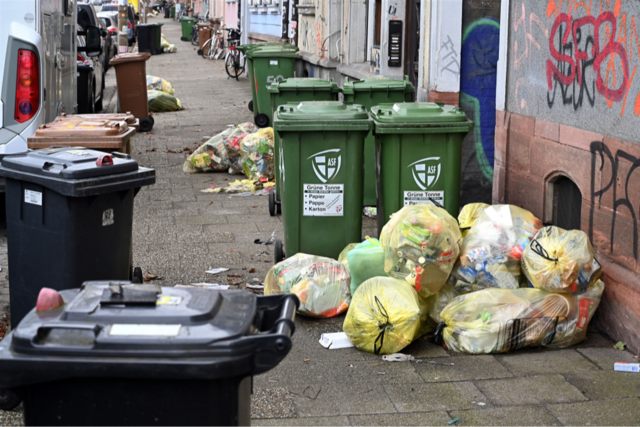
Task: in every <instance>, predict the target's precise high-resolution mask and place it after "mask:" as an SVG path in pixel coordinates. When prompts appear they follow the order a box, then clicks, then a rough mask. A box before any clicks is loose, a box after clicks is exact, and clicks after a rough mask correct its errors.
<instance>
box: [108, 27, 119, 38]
mask: <svg viewBox="0 0 640 427" xmlns="http://www.w3.org/2000/svg"><path fill="white" fill-rule="evenodd" d="M109 33H110V34H115V35H116V36H117V35H118V30H117V29H116V28H109Z"/></svg>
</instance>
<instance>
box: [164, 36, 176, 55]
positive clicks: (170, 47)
mask: <svg viewBox="0 0 640 427" xmlns="http://www.w3.org/2000/svg"><path fill="white" fill-rule="evenodd" d="M160 47H161V48H162V51H163V52H164V53H176V52H177V51H178V48H177V47H176V45H175V44H172V43H169V42H168V41H167V39H165V38H164V34H160Z"/></svg>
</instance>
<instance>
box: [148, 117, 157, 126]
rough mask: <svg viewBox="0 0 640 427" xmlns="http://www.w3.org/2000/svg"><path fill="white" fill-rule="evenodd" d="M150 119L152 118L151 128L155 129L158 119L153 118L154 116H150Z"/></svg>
mask: <svg viewBox="0 0 640 427" xmlns="http://www.w3.org/2000/svg"><path fill="white" fill-rule="evenodd" d="M149 120H151V128H152V129H153V125H155V124H156V119H154V118H153V116H151V115H150V116H149Z"/></svg>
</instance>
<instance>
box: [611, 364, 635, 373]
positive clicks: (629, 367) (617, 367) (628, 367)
mask: <svg viewBox="0 0 640 427" xmlns="http://www.w3.org/2000/svg"><path fill="white" fill-rule="evenodd" d="M613 370H614V371H621V372H636V373H638V372H640V363H625V362H616V363H615V364H614V365H613Z"/></svg>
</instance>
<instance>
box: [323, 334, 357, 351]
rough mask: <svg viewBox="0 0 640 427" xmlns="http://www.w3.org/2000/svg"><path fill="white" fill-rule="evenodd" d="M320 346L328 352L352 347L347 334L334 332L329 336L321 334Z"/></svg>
mask: <svg viewBox="0 0 640 427" xmlns="http://www.w3.org/2000/svg"><path fill="white" fill-rule="evenodd" d="M319 342H320V345H322V346H323V347H324V348H328V349H329V350H335V349H338V348H349V347H353V346H354V345H353V344H352V343H351V341H349V338H348V337H347V334H345V333H344V332H334V333H330V334H322V335H321V336H320V341H319Z"/></svg>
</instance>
